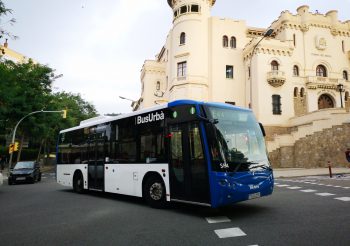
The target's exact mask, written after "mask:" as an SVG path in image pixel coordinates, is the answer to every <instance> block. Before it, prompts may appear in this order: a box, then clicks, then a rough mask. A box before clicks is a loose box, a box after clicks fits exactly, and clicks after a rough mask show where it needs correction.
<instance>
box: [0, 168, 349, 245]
mask: <svg viewBox="0 0 350 246" xmlns="http://www.w3.org/2000/svg"><path fill="white" fill-rule="evenodd" d="M326 185H332V186H326ZM326 193H327V194H326ZM209 222H210V223H209ZM0 245H36V246H37V245H166V246H168V245H169V246H172V245H181V246H182V245H191V246H192V245H242V246H243V245H244V246H248V245H249V246H251V245H259V246H262V245H279V246H281V245H298V246H300V245H318V246H321V245H344V246H345V245H346V246H348V245H350V177H343V178H338V179H332V180H330V179H328V178H326V177H306V178H294V179H278V180H276V186H275V192H274V194H273V195H272V196H270V197H266V198H261V199H256V200H251V201H247V202H242V203H239V204H236V205H234V206H231V207H225V208H221V209H210V208H205V207H198V206H190V205H185V204H172V205H171V206H169V207H168V208H166V209H152V208H150V207H148V206H147V205H146V204H145V203H144V202H143V200H142V199H139V198H133V197H127V196H120V195H113V194H101V193H96V192H89V193H87V194H83V195H79V194H75V193H73V192H72V191H71V190H70V189H67V188H66V187H63V186H60V185H58V184H56V183H55V180H54V177H53V176H52V175H50V174H45V175H44V176H43V179H42V182H40V183H36V184H20V185H13V186H8V185H7V184H6V183H5V184H4V185H3V186H1V187H0Z"/></svg>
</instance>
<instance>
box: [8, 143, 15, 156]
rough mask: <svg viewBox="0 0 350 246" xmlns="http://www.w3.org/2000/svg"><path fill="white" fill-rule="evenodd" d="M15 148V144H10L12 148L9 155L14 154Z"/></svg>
mask: <svg viewBox="0 0 350 246" xmlns="http://www.w3.org/2000/svg"><path fill="white" fill-rule="evenodd" d="M14 147H15V144H10V146H9V154H12V153H13V149H14Z"/></svg>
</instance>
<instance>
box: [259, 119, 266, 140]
mask: <svg viewBox="0 0 350 246" xmlns="http://www.w3.org/2000/svg"><path fill="white" fill-rule="evenodd" d="M259 126H260V129H261V132H262V134H263V136H264V137H266V133H265V129H264V126H263V124H261V122H259Z"/></svg>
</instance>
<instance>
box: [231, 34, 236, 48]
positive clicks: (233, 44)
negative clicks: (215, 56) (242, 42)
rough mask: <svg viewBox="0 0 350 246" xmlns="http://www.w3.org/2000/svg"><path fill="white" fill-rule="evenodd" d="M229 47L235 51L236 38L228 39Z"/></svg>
mask: <svg viewBox="0 0 350 246" xmlns="http://www.w3.org/2000/svg"><path fill="white" fill-rule="evenodd" d="M230 47H231V48H233V49H236V38H235V37H231V39H230Z"/></svg>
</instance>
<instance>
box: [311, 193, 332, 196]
mask: <svg viewBox="0 0 350 246" xmlns="http://www.w3.org/2000/svg"><path fill="white" fill-rule="evenodd" d="M316 195H318V196H334V195H335V194H332V193H316Z"/></svg>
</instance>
